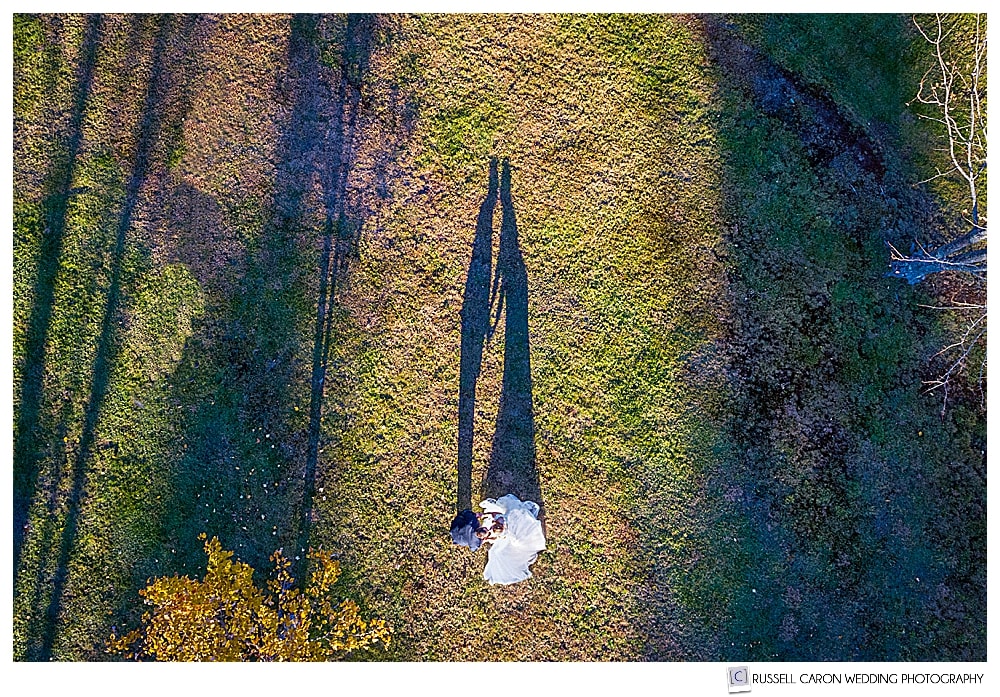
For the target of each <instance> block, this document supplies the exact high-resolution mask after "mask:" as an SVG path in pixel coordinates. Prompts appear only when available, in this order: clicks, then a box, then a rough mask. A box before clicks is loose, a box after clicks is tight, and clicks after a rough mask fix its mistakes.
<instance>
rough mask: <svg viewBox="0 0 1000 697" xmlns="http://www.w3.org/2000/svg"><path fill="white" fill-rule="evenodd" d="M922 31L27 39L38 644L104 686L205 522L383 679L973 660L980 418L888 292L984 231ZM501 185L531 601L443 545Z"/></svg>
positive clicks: (441, 22)
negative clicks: (942, 155)
mask: <svg viewBox="0 0 1000 697" xmlns="http://www.w3.org/2000/svg"><path fill="white" fill-rule="evenodd" d="M908 22H909V18H907V17H898V16H889V15H884V16H879V18H878V19H877V20H872V19H871V18H870V17H859V16H851V15H838V16H823V15H816V16H809V17H808V18H807V17H804V16H803V17H798V18H789V17H770V16H738V17H730V18H725V17H692V16H668V15H655V16H620V15H601V16H562V15H525V16H500V15H496V16H494V15H430V16H420V15H417V16H409V15H407V16H378V17H368V16H357V15H352V16H350V17H348V16H343V15H340V16H324V17H312V16H294V17H288V16H277V15H267V16H263V15H261V16H246V15H224V16H193V15H192V16H155V15H143V16H124V15H113V16H104V17H100V16H76V15H73V16H69V15H66V16H62V15H60V16H53V15H46V16H27V15H16V16H15V18H14V67H15V71H14V163H15V172H14V175H15V176H14V298H13V317H14V375H15V385H14V395H15V405H14V406H15V424H14V456H15V471H14V508H15V511H14V514H15V521H14V522H15V525H14V527H15V535H14V537H15V560H14V563H15V569H14V571H15V581H14V590H15V592H14V617H13V624H14V655H15V658H16V659H18V660H48V659H58V660H101V659H104V658H106V654H105V653H104V645H105V641H106V639H107V637H108V636H109V634H110V633H111V631H112V629H113V628H124V627H132V626H134V625H135V624H136V622H137V621H138V617H139V615H140V614H141V605H140V599H139V597H138V594H137V592H138V589H140V588H141V587H143V586H144V585H145V584H146V581H147V579H149V578H150V577H153V576H160V575H169V574H174V573H180V574H190V575H194V574H197V573H198V572H199V570H200V569H202V568H203V563H204V555H203V552H202V548H201V543H200V541H199V540H198V539H197V535H198V534H199V533H201V532H206V533H207V534H208V535H209V536H212V535H217V536H218V537H219V538H220V540H221V541H222V543H223V545H224V546H225V547H226V548H228V549H233V550H235V552H236V556H237V557H238V558H239V559H240V560H242V561H245V562H247V563H249V564H251V565H253V566H254V567H255V568H257V569H258V570H260V571H261V572H262V574H263V572H265V571H266V570H267V569H268V568H269V563H268V555H269V554H270V553H271V552H272V551H273V550H275V549H278V548H283V549H284V550H285V551H286V553H289V552H291V554H290V556H292V557H295V556H296V555H298V556H303V555H302V552H303V551H304V549H305V548H306V547H307V546H314V547H323V548H325V549H329V550H332V551H334V552H335V553H336V554H337V555H339V558H340V559H341V561H342V564H343V568H344V575H343V577H342V580H341V581H340V582H339V583H340V585H341V587H342V590H343V593H344V595H345V596H348V597H351V598H354V599H355V600H357V601H358V603H359V604H360V605H361V606H362V608H363V610H364V611H365V612H366V613H369V614H371V615H374V616H378V617H382V618H384V619H386V620H387V621H388V622H389V624H390V625H391V626H392V627H393V630H394V634H393V642H392V643H391V645H390V646H389V648H388V649H387V650H381V649H373V650H368V651H365V652H362V653H358V654H353V655H352V658H356V659H362V660H751V659H752V660H816V659H823V660H826V659H839V660H908V659H921V660H984V658H985V651H986V641H985V621H984V618H985V567H986V563H985V520H986V519H985V510H986V509H985V457H984V452H985V447H986V446H985V442H986V428H985V424H986V418H985V409H984V408H983V406H982V404H981V402H980V398H979V394H978V392H977V391H976V390H975V389H973V387H969V388H968V389H957V390H956V391H955V392H956V394H957V396H955V397H953V399H952V400H951V401H950V402H949V406H948V408H947V410H945V412H944V414H943V416H942V415H941V414H940V412H941V400H940V397H939V396H937V395H926V394H922V390H921V379H922V378H923V379H926V378H927V377H928V371H931V370H934V369H935V366H934V364H933V362H931V361H930V358H931V356H933V354H934V353H935V352H936V351H937V350H938V349H939V348H940V347H941V346H942V345H944V343H943V342H947V341H948V338H949V336H951V335H952V333H953V332H954V331H956V329H955V328H954V327H953V326H952V325H950V324H949V323H948V322H947V321H945V320H944V319H943V318H942V317H940V313H935V312H933V311H931V310H927V309H923V308H921V307H920V304H929V303H930V302H931V300H932V296H931V295H929V292H928V290H926V289H923V288H921V287H919V286H918V287H917V288H911V287H908V286H905V284H901V283H899V282H897V281H895V280H892V279H885V278H883V274H884V272H885V270H886V268H887V264H888V257H887V252H886V248H885V244H884V243H885V241H886V240H889V241H892V242H893V243H895V244H901V245H907V244H908V243H909V241H910V240H911V239H912V238H913V237H914V236H915V235H920V236H922V237H925V236H930V235H932V234H933V233H934V231H935V229H936V226H940V224H941V222H942V221H943V220H947V219H948V216H949V215H950V214H951V212H953V210H954V208H955V206H956V205H960V204H958V203H957V202H956V200H955V192H954V190H953V189H935V190H925V189H926V187H925V188H922V189H917V188H914V187H913V186H912V183H913V182H914V181H919V180H920V179H923V178H925V176H926V172H927V170H928V168H929V167H931V166H932V162H933V161H932V157H933V155H932V154H930V153H931V148H932V140H931V136H932V135H933V134H931V133H930V132H928V131H926V130H924V129H923V128H922V126H921V125H920V124H919V123H917V122H915V120H914V119H913V117H912V116H911V115H908V113H909V112H908V111H907V110H906V106H905V102H906V101H907V100H908V99H910V98H911V97H912V93H913V90H914V86H915V84H916V81H917V80H919V76H920V75H921V74H922V72H923V69H922V67H921V65H922V63H921V61H922V60H923V58H922V54H921V48H922V47H921V44H920V41H918V40H917V39H919V37H918V36H915V35H914V32H913V31H912V30H911V29H910V27H909V24H908ZM135 57H138V59H136V58H135ZM789 100H791V101H789ZM796 102H797V103H798V106H797V107H793V105H794V104H795V103H796ZM491 157H497V158H505V159H506V160H508V161H509V164H510V170H511V174H510V203H511V206H512V210H513V212H514V218H516V224H515V228H516V238H514V239H516V243H515V250H514V251H515V252H516V254H515V257H516V258H518V259H521V260H523V272H524V274H525V275H526V278H527V283H526V288H521V289H520V291H518V288H517V286H516V285H515V286H509V287H508V289H507V303H508V305H507V310H506V320H505V321H504V320H501V321H500V322H499V323H498V324H497V328H496V333H495V334H493V335H492V337H491V338H490V339H489V340H488V341H487V342H486V343H485V346H484V347H483V349H482V357H481V364H480V362H477V366H478V378H477V380H476V384H475V387H476V392H475V395H476V402H475V410H474V417H473V419H472V422H471V423H472V431H471V432H472V435H473V440H472V466H471V467H472V472H471V490H472V498H473V501H474V502H475V501H478V500H479V499H477V498H476V497H478V496H480V494H481V493H482V492H483V491H491V490H492V488H494V487H496V486H498V485H500V484H502V485H504V486H508V487H509V488H510V489H511V490H512V491H513V492H514V493H522V492H529V493H531V494H532V496H535V497H537V498H539V499H540V501H539V503H541V504H542V506H543V509H544V512H545V525H546V531H547V540H548V549H547V550H546V551H545V552H543V553H542V554H541V555H540V557H539V559H538V561H537V562H536V563H535V565H534V566H533V567H532V570H533V572H534V576H533V578H531V579H530V580H529V581H526V582H524V583H520V584H515V585H513V586H490V585H488V584H486V583H485V582H484V581H483V580H482V567H483V565H484V563H485V554H484V553H483V552H479V553H477V554H475V555H472V554H470V553H469V552H468V550H467V549H466V548H463V547H457V546H454V545H452V544H451V542H450V539H449V537H448V535H447V526H448V523H449V522H450V520H451V517H452V516H453V515H454V513H455V510H456V503H457V501H458V498H457V496H458V491H459V478H460V477H459V468H458V467H457V462H458V441H459V430H460V428H461V425H460V422H459V388H460V383H463V381H465V380H466V378H465V377H463V375H465V373H462V372H461V370H460V366H461V364H462V361H463V360H465V359H466V358H467V356H463V350H465V349H464V347H467V346H469V345H470V344H469V343H468V336H466V341H465V342H463V320H462V316H463V315H462V308H463V305H464V304H468V302H469V289H468V287H467V284H466V281H467V276H468V274H469V273H470V261H471V260H472V255H473V247H474V244H476V243H477V242H478V241H481V240H484V239H485V240H486V242H485V244H486V246H487V247H489V246H492V259H493V260H494V261H493V263H495V264H497V265H500V264H503V263H507V262H504V261H502V259H504V258H508V259H509V258H512V257H504V255H505V254H509V253H510V252H511V250H510V248H507V249H506V251H505V250H503V249H501V246H500V238H501V233H502V232H503V231H501V210H500V209H501V205H500V204H497V206H496V212H495V216H494V217H493V219H492V230H490V229H489V225H488V224H486V225H484V226H481V227H480V228H479V229H477V216H478V215H479V213H480V209H481V206H482V205H483V203H484V199H485V198H486V196H487V190H488V187H489V163H490V158H491ZM504 234H507V237H505V239H507V240H510V239H512V238H511V237H510V234H509V231H508V232H507V233H504ZM512 288H513V291H512ZM514 291H518V292H514ZM518 308H520V309H518ZM518 312H521V313H522V315H523V314H524V313H526V322H527V335H526V336H525V335H523V333H522V332H520V331H519V330H517V329H516V326H519V325H517V320H515V319H514V316H515V315H516V314H517V313H518ZM520 317H521V319H522V320H523V319H524V317H523V316H520ZM466 331H467V332H468V328H466ZM511 347H513V348H511ZM518 350H520V351H521V353H517V351H518ZM511 351H514V353H510V352H511ZM505 352H506V355H507V356H508V358H507V360H506V361H505ZM514 355H517V356H519V358H518V360H519V361H520V362H519V363H518V366H520V367H519V368H518V370H521V369H524V370H525V371H526V376H527V377H526V378H525V376H524V375H521V376H520V377H519V378H517V379H514V378H512V377H511V375H513V373H514V363H515V362H514V360H513V359H512V358H511V356H514ZM505 363H506V365H505ZM505 371H506V372H507V379H505ZM519 375H520V374H519ZM963 380H964V378H963ZM463 384H464V383H463ZM515 402H516V403H517V410H518V411H517V415H518V416H517V419H515V421H516V422H517V423H516V424H515V427H512V426H511V417H510V415H509V414H510V413H511V412H509V407H510V405H511V404H514V403H515ZM526 424H530V428H528V426H527V425H526ZM525 434H527V435H525ZM523 453H529V455H527V456H525V457H524V458H523V460H524V461H523V462H522V466H521V467H520V468H515V469H512V470H511V469H508V470H504V469H503V468H502V467H495V466H494V465H493V464H491V463H495V462H498V461H499V462H502V461H503V458H504V457H508V458H510V457H514V455H515V454H517V457H522V455H523ZM498 472H499V475H498V474H497V473H498ZM497 476H500V479H501V480H503V477H506V480H503V481H501V482H500V484H498V482H497V481H496V478H497Z"/></svg>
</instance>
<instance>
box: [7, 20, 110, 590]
mask: <svg viewBox="0 0 1000 697" xmlns="http://www.w3.org/2000/svg"><path fill="white" fill-rule="evenodd" d="M101 19H102V18H101V15H99V14H92V15H89V16H88V18H87V25H86V28H85V29H84V34H83V43H82V47H81V50H80V64H79V68H78V71H77V75H78V76H77V80H76V88H75V92H74V94H73V99H72V105H71V107H70V114H69V123H68V126H67V129H66V135H65V138H64V146H62V147H57V148H56V154H55V156H54V158H53V161H52V164H51V167H50V170H49V173H48V176H47V177H46V186H45V190H46V193H47V195H46V198H45V201H44V204H43V205H44V210H45V218H44V225H45V228H44V232H43V234H42V244H41V250H40V254H39V259H38V276H37V278H36V279H35V284H34V292H33V297H34V304H33V305H32V308H31V315H30V317H29V318H28V324H27V337H26V342H25V358H24V368H23V372H22V374H21V375H22V378H21V389H20V399H19V400H18V409H17V419H16V422H15V426H14V566H13V571H14V575H15V577H16V576H17V570H18V567H19V566H20V561H21V552H22V549H23V547H24V539H25V529H26V526H27V523H28V511H29V509H30V508H31V501H32V499H33V497H34V493H35V487H36V486H37V482H38V458H39V449H40V443H39V437H38V434H37V430H38V427H39V416H40V410H41V402H42V392H43V389H42V385H43V382H44V377H45V352H46V349H47V346H48V338H49V328H50V327H51V324H52V306H53V302H54V300H55V287H56V276H57V274H58V270H59V258H60V256H61V255H62V247H63V239H64V237H65V233H66V208H67V204H68V202H69V199H70V196H71V195H72V188H71V187H72V185H73V177H74V174H75V172H76V166H77V157H78V155H79V152H80V145H81V142H82V140H83V115H84V112H85V111H86V107H87V99H88V97H89V95H90V89H91V83H92V82H93V78H94V64H95V62H96V59H97V44H98V38H99V36H100V30H101ZM53 60H56V59H53ZM53 70H54V69H53Z"/></svg>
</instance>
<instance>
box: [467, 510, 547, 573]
mask: <svg viewBox="0 0 1000 697" xmlns="http://www.w3.org/2000/svg"><path fill="white" fill-rule="evenodd" d="M479 505H480V506H482V508H483V510H484V511H485V512H486V513H500V514H502V515H503V516H504V518H505V519H506V528H505V529H504V532H503V534H502V536H501V537H500V539H498V540H496V541H495V542H493V544H492V545H491V546H490V549H489V553H488V554H489V558H488V559H487V560H486V568H485V569H484V570H483V578H485V579H486V580H487V581H489V582H490V583H517V582H518V581H523V580H525V579H527V578H530V577H531V572H530V571H528V566H529V565H530V564H531V563H532V562H534V561H535V558H536V557H537V556H538V553H539V552H541V551H542V550H543V549H545V533H543V532H542V524H541V522H540V521H539V520H538V504H537V503H535V502H534V501H521V500H520V499H518V498H517V497H516V496H514V495H513V494H507V495H506V496H503V497H501V498H499V499H495V500H494V499H486V500H485V501H483V502H482V503H481V504H479Z"/></svg>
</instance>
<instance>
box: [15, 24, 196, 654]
mask: <svg viewBox="0 0 1000 697" xmlns="http://www.w3.org/2000/svg"><path fill="white" fill-rule="evenodd" d="M175 21H179V22H182V23H184V22H186V20H175V18H174V17H173V16H170V15H167V16H164V17H162V18H161V19H160V20H159V23H160V26H159V28H158V31H157V37H156V43H155V44H154V47H153V53H152V63H151V67H150V73H149V78H148V87H147V90H146V96H145V100H144V104H143V110H142V118H141V120H140V122H139V124H138V127H137V133H136V136H137V137H136V150H135V155H134V158H133V162H132V167H131V171H132V173H131V176H130V177H129V180H128V183H127V186H126V191H125V200H124V202H123V205H122V210H121V213H120V215H119V217H118V224H117V227H116V231H115V244H114V249H113V251H112V253H111V262H110V269H111V279H110V283H109V286H108V291H107V295H106V300H105V307H104V315H103V317H102V320H101V331H100V334H99V336H98V341H97V352H96V354H95V356H94V362H93V364H92V366H91V375H92V379H91V387H90V394H89V396H88V399H87V405H86V408H85V410H84V417H83V429H82V432H81V435H80V441H79V446H78V450H77V453H76V457H75V458H74V461H73V465H72V472H71V480H72V486H71V490H70V495H69V500H68V504H67V513H66V518H65V522H64V524H63V527H62V531H61V535H60V540H59V550H58V559H57V562H56V569H55V574H54V576H53V580H52V591H51V595H50V597H49V602H48V605H47V608H46V610H45V614H44V615H43V617H42V620H41V625H42V626H41V631H40V635H41V644H40V646H39V647H38V649H37V652H36V651H35V650H34V647H31V648H30V649H29V654H28V658H29V660H41V661H47V660H49V659H50V658H51V656H52V649H53V646H54V643H55V637H56V626H57V624H58V620H59V614H60V610H61V608H62V601H63V595H64V592H65V588H66V582H67V580H68V578H69V559H70V555H71V552H72V550H73V544H74V542H75V541H76V532H77V528H78V526H79V521H80V511H81V503H82V499H83V494H84V484H85V483H86V472H87V470H86V465H87V462H88V461H89V460H90V457H91V454H92V451H93V446H94V439H95V433H96V428H97V424H98V420H99V417H100V413H101V406H102V404H103V402H104V397H105V395H106V394H107V389H108V381H109V378H110V375H111V370H112V368H113V367H114V364H115V362H116V360H117V357H118V337H117V331H116V328H117V326H118V322H119V319H120V318H119V317H118V314H119V309H120V306H121V295H122V259H123V257H124V254H125V246H126V245H125V242H126V236H127V234H128V231H129V229H130V227H131V226H132V220H133V217H134V214H135V210H136V205H137V203H138V199H139V191H140V189H141V187H142V185H143V182H144V181H145V180H146V177H147V175H148V173H149V167H150V161H151V158H152V154H153V147H154V145H155V143H156V140H157V136H158V134H159V132H160V130H161V128H162V126H163V124H162V111H161V105H162V102H163V100H164V99H165V97H166V94H167V92H168V90H169V85H168V81H167V80H165V76H164V72H165V69H164V59H163V58H164V52H165V49H166V44H167V40H168V38H169V37H170V34H171V33H172V31H173V30H174V22H175Z"/></svg>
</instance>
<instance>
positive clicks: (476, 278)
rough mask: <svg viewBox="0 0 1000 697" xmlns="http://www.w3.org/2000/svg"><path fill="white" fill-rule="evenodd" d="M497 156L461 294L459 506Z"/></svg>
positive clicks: (463, 497) (485, 296) (467, 488)
mask: <svg viewBox="0 0 1000 697" xmlns="http://www.w3.org/2000/svg"><path fill="white" fill-rule="evenodd" d="M498 185H499V183H498V176H497V160H496V158H492V159H490V178H489V187H488V189H487V193H486V198H485V199H484V200H483V204H482V205H481V206H480V207H479V218H478V219H477V220H476V237H475V240H474V241H473V243H472V260H471V261H470V262H469V273H468V275H467V276H466V279H465V294H464V295H463V298H462V315H461V316H462V353H461V359H460V367H459V388H458V506H457V508H458V510H460V511H461V510H465V509H467V508H472V439H473V433H474V421H475V412H476V382H477V381H478V380H479V373H480V371H481V369H482V363H483V345H484V344H485V342H486V335H487V333H488V332H489V328H490V277H491V275H492V272H493V268H492V267H493V212H494V211H495V210H496V204H497V189H498Z"/></svg>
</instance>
